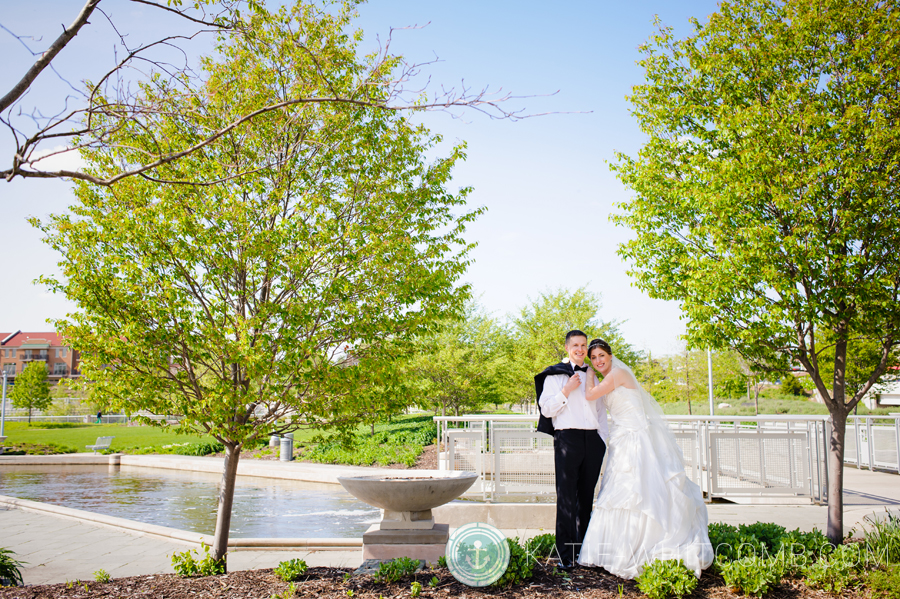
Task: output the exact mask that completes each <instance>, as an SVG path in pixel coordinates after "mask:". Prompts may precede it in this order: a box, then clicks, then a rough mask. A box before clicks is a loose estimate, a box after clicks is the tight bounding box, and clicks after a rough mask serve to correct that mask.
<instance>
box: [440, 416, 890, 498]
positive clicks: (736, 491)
mask: <svg viewBox="0 0 900 599" xmlns="http://www.w3.org/2000/svg"><path fill="white" fill-rule="evenodd" d="M667 420H668V422H669V426H670V427H671V429H672V431H673V433H674V434H675V438H676V440H677V442H678V444H679V446H680V447H681V450H682V452H683V454H684V461H685V473H686V474H687V476H688V477H689V478H690V479H691V480H693V481H694V482H696V483H697V484H698V485H700V486H701V488H702V489H703V491H704V492H705V494H706V496H707V499H708V500H710V501H711V500H712V499H713V498H714V497H722V498H728V497H731V498H736V497H781V498H785V497H791V498H794V499H801V500H809V501H811V502H815V503H824V502H826V501H827V499H828V496H827V492H828V475H827V471H826V454H827V439H828V438H829V436H830V434H831V430H830V419H829V417H827V416H786V415H777V416H753V417H745V416H741V417H735V416H718V417H716V416H714V417H709V416H667ZM435 421H436V423H437V426H438V438H439V440H440V447H441V451H440V455H439V466H438V467H439V468H440V469H442V470H467V471H471V472H476V473H477V474H479V483H477V484H476V485H475V486H473V488H472V489H471V490H470V491H469V493H470V494H477V495H481V496H482V498H484V499H497V498H499V497H511V496H514V495H553V494H554V493H555V478H554V473H553V472H554V468H553V438H552V437H550V436H548V435H544V434H542V433H538V432H536V431H535V425H536V423H537V418H536V417H534V416H506V415H503V416H499V415H464V416H458V417H457V416H438V417H435ZM894 430H897V429H896V425H895V429H894ZM848 431H849V427H848ZM848 437H849V434H848ZM876 453H877V455H878V456H879V457H883V455H882V453H878V452H876ZM875 463H876V464H878V463H879V462H877V461H876V462H875Z"/></svg>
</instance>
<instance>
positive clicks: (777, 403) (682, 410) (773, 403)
mask: <svg viewBox="0 0 900 599" xmlns="http://www.w3.org/2000/svg"><path fill="white" fill-rule="evenodd" d="M720 403H728V404H731V407H730V408H719V407H718V406H719V404H720ZM747 403H749V404H750V405H743V404H747ZM715 405H716V416H754V415H755V414H756V408H755V405H754V404H753V402H752V400H751V401H750V402H748V401H747V398H746V397H743V398H740V399H716V400H715ZM660 406H661V407H662V409H663V412H665V413H666V414H671V415H676V414H678V415H687V414H688V404H687V402H686V401H676V402H666V403H662V404H660ZM891 411H894V412H896V411H897V410H896V409H895V410H889V409H886V408H881V409H877V410H869V409H868V408H867V407H866V406H864V405H863V404H861V403H860V404H859V407H858V408H857V414H858V415H859V416H868V415H870V414H888V413H889V412H891ZM759 413H760V415H768V414H789V415H791V416H803V415H813V414H819V415H823V416H827V415H828V408H827V407H825V404H821V403H816V402H814V401H810V400H808V399H806V398H798V399H783V398H768V397H766V398H763V397H760V398H759ZM691 414H693V415H694V416H709V401H702V402H696V401H694V402H691Z"/></svg>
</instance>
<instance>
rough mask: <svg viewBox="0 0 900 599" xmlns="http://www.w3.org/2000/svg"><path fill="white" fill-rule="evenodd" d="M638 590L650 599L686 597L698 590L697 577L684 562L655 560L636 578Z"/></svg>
mask: <svg viewBox="0 0 900 599" xmlns="http://www.w3.org/2000/svg"><path fill="white" fill-rule="evenodd" d="M635 582H637V585H638V588H639V589H640V591H641V592H642V593H644V594H645V595H647V597H649V598H650V599H667V598H668V597H684V596H685V595H689V594H690V593H691V591H693V590H694V589H695V588H697V577H696V576H694V573H693V572H691V571H690V570H688V569H687V567H686V566H685V565H684V562H683V561H682V560H675V559H669V560H659V559H658V560H654V561H653V563H651V564H649V565H648V566H646V567H645V568H644V571H643V572H641V574H640V576H638V577H637V578H635Z"/></svg>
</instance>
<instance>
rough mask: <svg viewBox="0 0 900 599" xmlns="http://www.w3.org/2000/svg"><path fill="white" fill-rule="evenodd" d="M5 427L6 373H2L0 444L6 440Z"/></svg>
mask: <svg viewBox="0 0 900 599" xmlns="http://www.w3.org/2000/svg"><path fill="white" fill-rule="evenodd" d="M5 426H6V371H5V370H4V371H3V399H0V442H3V441H5V440H6V437H4V436H3V428H4V427H5Z"/></svg>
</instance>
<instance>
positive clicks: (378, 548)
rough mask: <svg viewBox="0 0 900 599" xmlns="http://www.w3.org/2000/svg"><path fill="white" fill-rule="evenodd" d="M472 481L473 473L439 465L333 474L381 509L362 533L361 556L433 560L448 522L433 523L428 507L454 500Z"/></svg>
mask: <svg viewBox="0 0 900 599" xmlns="http://www.w3.org/2000/svg"><path fill="white" fill-rule="evenodd" d="M476 480H478V475H477V474H475V473H472V472H447V471H443V470H430V471H429V470H426V471H422V470H420V471H417V472H416V474H415V475H414V476H354V477H341V478H338V481H339V482H340V483H341V485H343V487H344V488H345V489H347V491H348V492H349V493H350V494H352V495H353V496H355V497H356V498H357V499H359V500H361V501H364V502H366V503H368V504H369V505H373V506H375V507H380V508H381V509H382V510H383V511H382V519H381V522H379V523H378V524H373V525H372V526H371V527H369V530H367V531H366V532H365V533H364V534H363V560H372V559H376V560H391V559H395V558H398V557H410V558H413V559H420V560H426V561H428V562H436V561H437V560H438V558H440V557H441V556H442V555H444V551H445V549H446V547H447V541H448V540H449V538H450V525H449V524H439V523H435V521H434V517H433V516H432V513H431V510H432V508H436V507H438V506H441V505H444V504H445V503H447V502H449V501H452V500H454V499H456V498H457V497H459V496H460V495H462V494H463V493H465V492H466V490H467V489H468V488H469V487H471V486H472V485H473V484H474V483H475V481H476Z"/></svg>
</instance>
